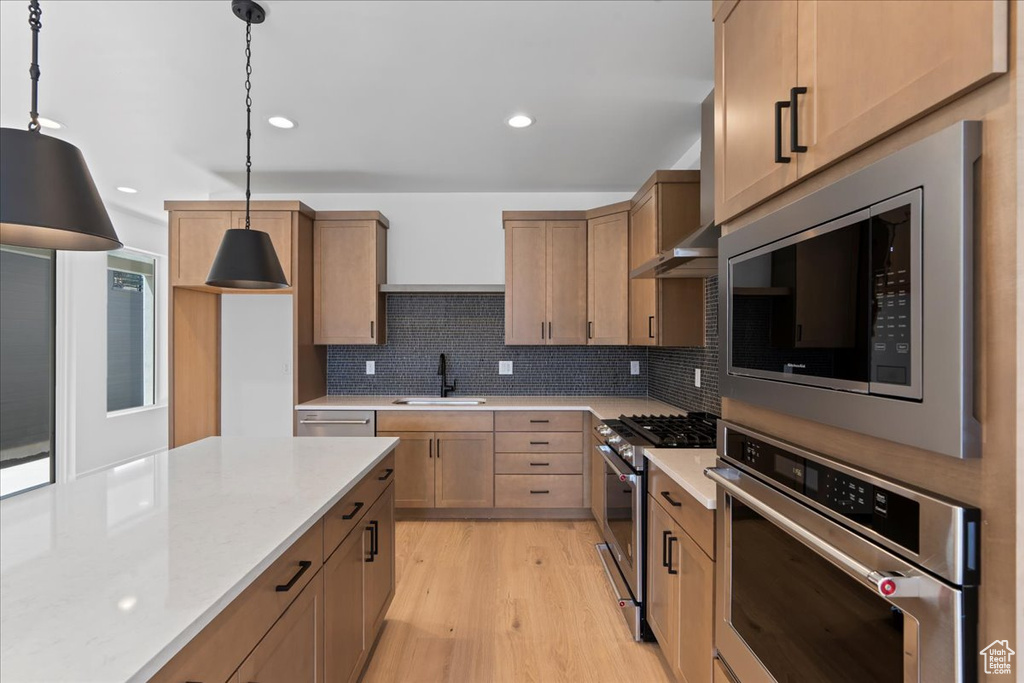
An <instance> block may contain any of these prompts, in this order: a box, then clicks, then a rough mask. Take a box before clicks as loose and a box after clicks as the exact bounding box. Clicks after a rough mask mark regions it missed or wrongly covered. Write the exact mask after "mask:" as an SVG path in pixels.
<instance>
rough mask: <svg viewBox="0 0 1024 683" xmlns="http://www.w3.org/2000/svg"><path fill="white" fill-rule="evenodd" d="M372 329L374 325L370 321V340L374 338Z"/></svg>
mask: <svg viewBox="0 0 1024 683" xmlns="http://www.w3.org/2000/svg"><path fill="white" fill-rule="evenodd" d="M373 328H374V325H373V321H372V320H371V321H370V339H373V337H374V336H375V335H374V334H373V332H374V329H373Z"/></svg>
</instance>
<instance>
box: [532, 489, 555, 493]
mask: <svg viewBox="0 0 1024 683" xmlns="http://www.w3.org/2000/svg"><path fill="white" fill-rule="evenodd" d="M530 493H551V491H549V490H548V489H544V490H543V491H530Z"/></svg>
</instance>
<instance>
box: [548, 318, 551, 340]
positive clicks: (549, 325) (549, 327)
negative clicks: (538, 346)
mask: <svg viewBox="0 0 1024 683" xmlns="http://www.w3.org/2000/svg"><path fill="white" fill-rule="evenodd" d="M551 339H552V337H551V321H550V320H549V321H548V341H550V340H551Z"/></svg>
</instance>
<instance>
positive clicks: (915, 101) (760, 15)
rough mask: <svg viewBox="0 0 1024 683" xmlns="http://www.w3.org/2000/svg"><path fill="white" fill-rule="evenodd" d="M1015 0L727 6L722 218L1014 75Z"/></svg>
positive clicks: (788, 1) (719, 29) (720, 47)
mask: <svg viewBox="0 0 1024 683" xmlns="http://www.w3.org/2000/svg"><path fill="white" fill-rule="evenodd" d="M1007 15H1008V3H1007V2H1006V0H951V1H949V2H927V1H915V0H907V1H904V2H882V1H872V2H822V1H819V0H802V1H800V2H797V0H779V1H777V2H755V1H754V0H738V1H735V0H733V1H731V2H721V3H716V5H715V9H714V19H715V157H716V158H715V218H716V220H718V221H719V222H722V221H724V220H727V219H729V218H732V217H733V216H736V215H737V214H739V213H742V212H743V211H745V210H747V209H749V208H751V207H752V206H754V205H755V204H757V203H759V202H761V201H762V200H764V199H766V198H768V197H770V196H771V195H773V194H775V193H777V192H779V191H780V190H782V189H783V188H785V187H787V186H788V185H790V184H792V183H793V182H795V181H796V180H797V179H799V178H802V177H804V176H806V175H808V174H810V173H813V172H814V171H817V170H820V169H822V168H824V167H826V166H828V165H830V164H832V163H834V162H836V161H838V160H839V159H841V158H843V157H844V156H847V155H849V154H851V153H852V152H854V151H856V150H858V149H860V148H862V147H864V146H865V145H867V144H869V143H871V142H873V141H874V140H876V139H878V138H879V137H882V136H883V135H885V134H887V133H889V132H891V131H893V130H895V129H896V128H899V127H900V126H902V125H904V124H907V123H909V122H910V121H913V120H914V119H916V118H918V117H920V116H922V115H923V114H926V113H928V112H929V111H931V110H933V109H935V108H937V107H938V106H940V105H942V104H944V103H945V102H947V101H949V100H950V99H953V98H955V97H957V96H958V95H961V94H963V93H964V92H965V91H967V90H968V89H970V88H973V87H977V86H978V85H980V84H981V83H983V82H985V81H987V80H989V79H990V78H993V77H995V76H997V75H998V74H1000V73H1005V71H1006V69H1007V59H1008V54H1007V53H1008V44H1009V39H1008V35H1009V34H1008V16H1007Z"/></svg>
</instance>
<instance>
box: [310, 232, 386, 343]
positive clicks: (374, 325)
mask: <svg viewBox="0 0 1024 683" xmlns="http://www.w3.org/2000/svg"><path fill="white" fill-rule="evenodd" d="M342 213H343V212H332V214H331V215H335V216H338V217H337V218H333V219H324V218H321V216H324V215H326V214H324V213H323V212H321V213H320V214H318V215H317V220H316V221H315V222H314V224H313V340H314V343H316V344H383V343H385V342H386V341H387V334H386V310H385V306H386V303H385V302H386V298H385V296H384V294H382V293H381V291H380V286H381V285H382V284H385V283H386V282H387V224H386V223H385V222H384V220H382V218H383V217H379V218H377V219H365V220H349V219H343V218H341V214H342Z"/></svg>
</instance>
